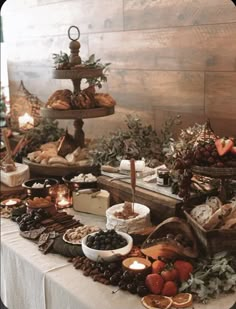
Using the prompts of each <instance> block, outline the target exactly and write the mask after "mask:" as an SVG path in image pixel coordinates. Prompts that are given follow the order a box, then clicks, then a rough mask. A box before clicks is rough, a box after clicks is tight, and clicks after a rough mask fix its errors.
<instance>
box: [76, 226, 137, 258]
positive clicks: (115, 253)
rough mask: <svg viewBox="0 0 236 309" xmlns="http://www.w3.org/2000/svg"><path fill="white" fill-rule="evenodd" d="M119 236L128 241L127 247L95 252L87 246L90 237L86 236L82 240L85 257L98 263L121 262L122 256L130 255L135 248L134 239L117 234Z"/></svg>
mask: <svg viewBox="0 0 236 309" xmlns="http://www.w3.org/2000/svg"><path fill="white" fill-rule="evenodd" d="M116 232H117V231H116ZM97 233H98V232H95V233H92V234H89V235H95V234H97ZM117 234H120V235H121V236H122V237H123V238H125V239H126V240H127V245H126V246H125V247H122V248H119V249H114V250H95V249H92V248H89V247H88V246H87V245H86V242H87V237H88V235H87V236H85V237H84V238H82V241H81V244H82V250H83V252H84V255H85V256H86V257H87V258H88V259H90V260H92V261H94V262H97V261H107V262H113V261H116V260H119V259H120V258H121V257H122V256H124V255H126V254H128V253H129V252H130V251H131V249H132V247H133V238H132V237H131V236H130V235H129V234H127V233H123V232H117Z"/></svg>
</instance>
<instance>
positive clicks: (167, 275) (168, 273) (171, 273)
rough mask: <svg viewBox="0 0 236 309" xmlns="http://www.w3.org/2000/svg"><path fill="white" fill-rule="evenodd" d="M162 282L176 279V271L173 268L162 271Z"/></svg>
mask: <svg viewBox="0 0 236 309" xmlns="http://www.w3.org/2000/svg"><path fill="white" fill-rule="evenodd" d="M161 276H162V278H163V279H164V281H175V280H176V279H177V278H178V271H177V270H176V269H175V268H171V269H167V268H166V269H164V270H162V272H161Z"/></svg>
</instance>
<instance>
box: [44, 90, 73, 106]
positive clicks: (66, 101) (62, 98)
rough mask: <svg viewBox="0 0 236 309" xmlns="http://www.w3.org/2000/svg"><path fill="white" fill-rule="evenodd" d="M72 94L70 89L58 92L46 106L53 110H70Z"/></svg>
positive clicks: (50, 98)
mask: <svg viewBox="0 0 236 309" xmlns="http://www.w3.org/2000/svg"><path fill="white" fill-rule="evenodd" d="M71 96H72V92H71V91H70V90H69V89H64V90H57V91H55V92H54V93H53V94H52V95H51V96H50V97H49V99H48V101H47V104H46V106H47V107H49V108H53V109H62V110H66V109H70V108H71Z"/></svg>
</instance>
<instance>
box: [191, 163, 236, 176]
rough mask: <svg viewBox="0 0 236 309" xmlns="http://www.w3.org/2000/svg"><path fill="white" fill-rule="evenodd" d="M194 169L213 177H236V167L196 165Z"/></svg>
mask: <svg viewBox="0 0 236 309" xmlns="http://www.w3.org/2000/svg"><path fill="white" fill-rule="evenodd" d="M192 171H193V173H195V174H199V175H202V176H208V177H212V178H234V177H236V167H205V166H197V165H194V166H193V167H192Z"/></svg>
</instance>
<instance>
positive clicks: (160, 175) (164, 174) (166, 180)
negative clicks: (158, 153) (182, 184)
mask: <svg viewBox="0 0 236 309" xmlns="http://www.w3.org/2000/svg"><path fill="white" fill-rule="evenodd" d="M157 185H158V186H164V187H169V186H170V173H169V170H168V169H160V170H158V171H157Z"/></svg>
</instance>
